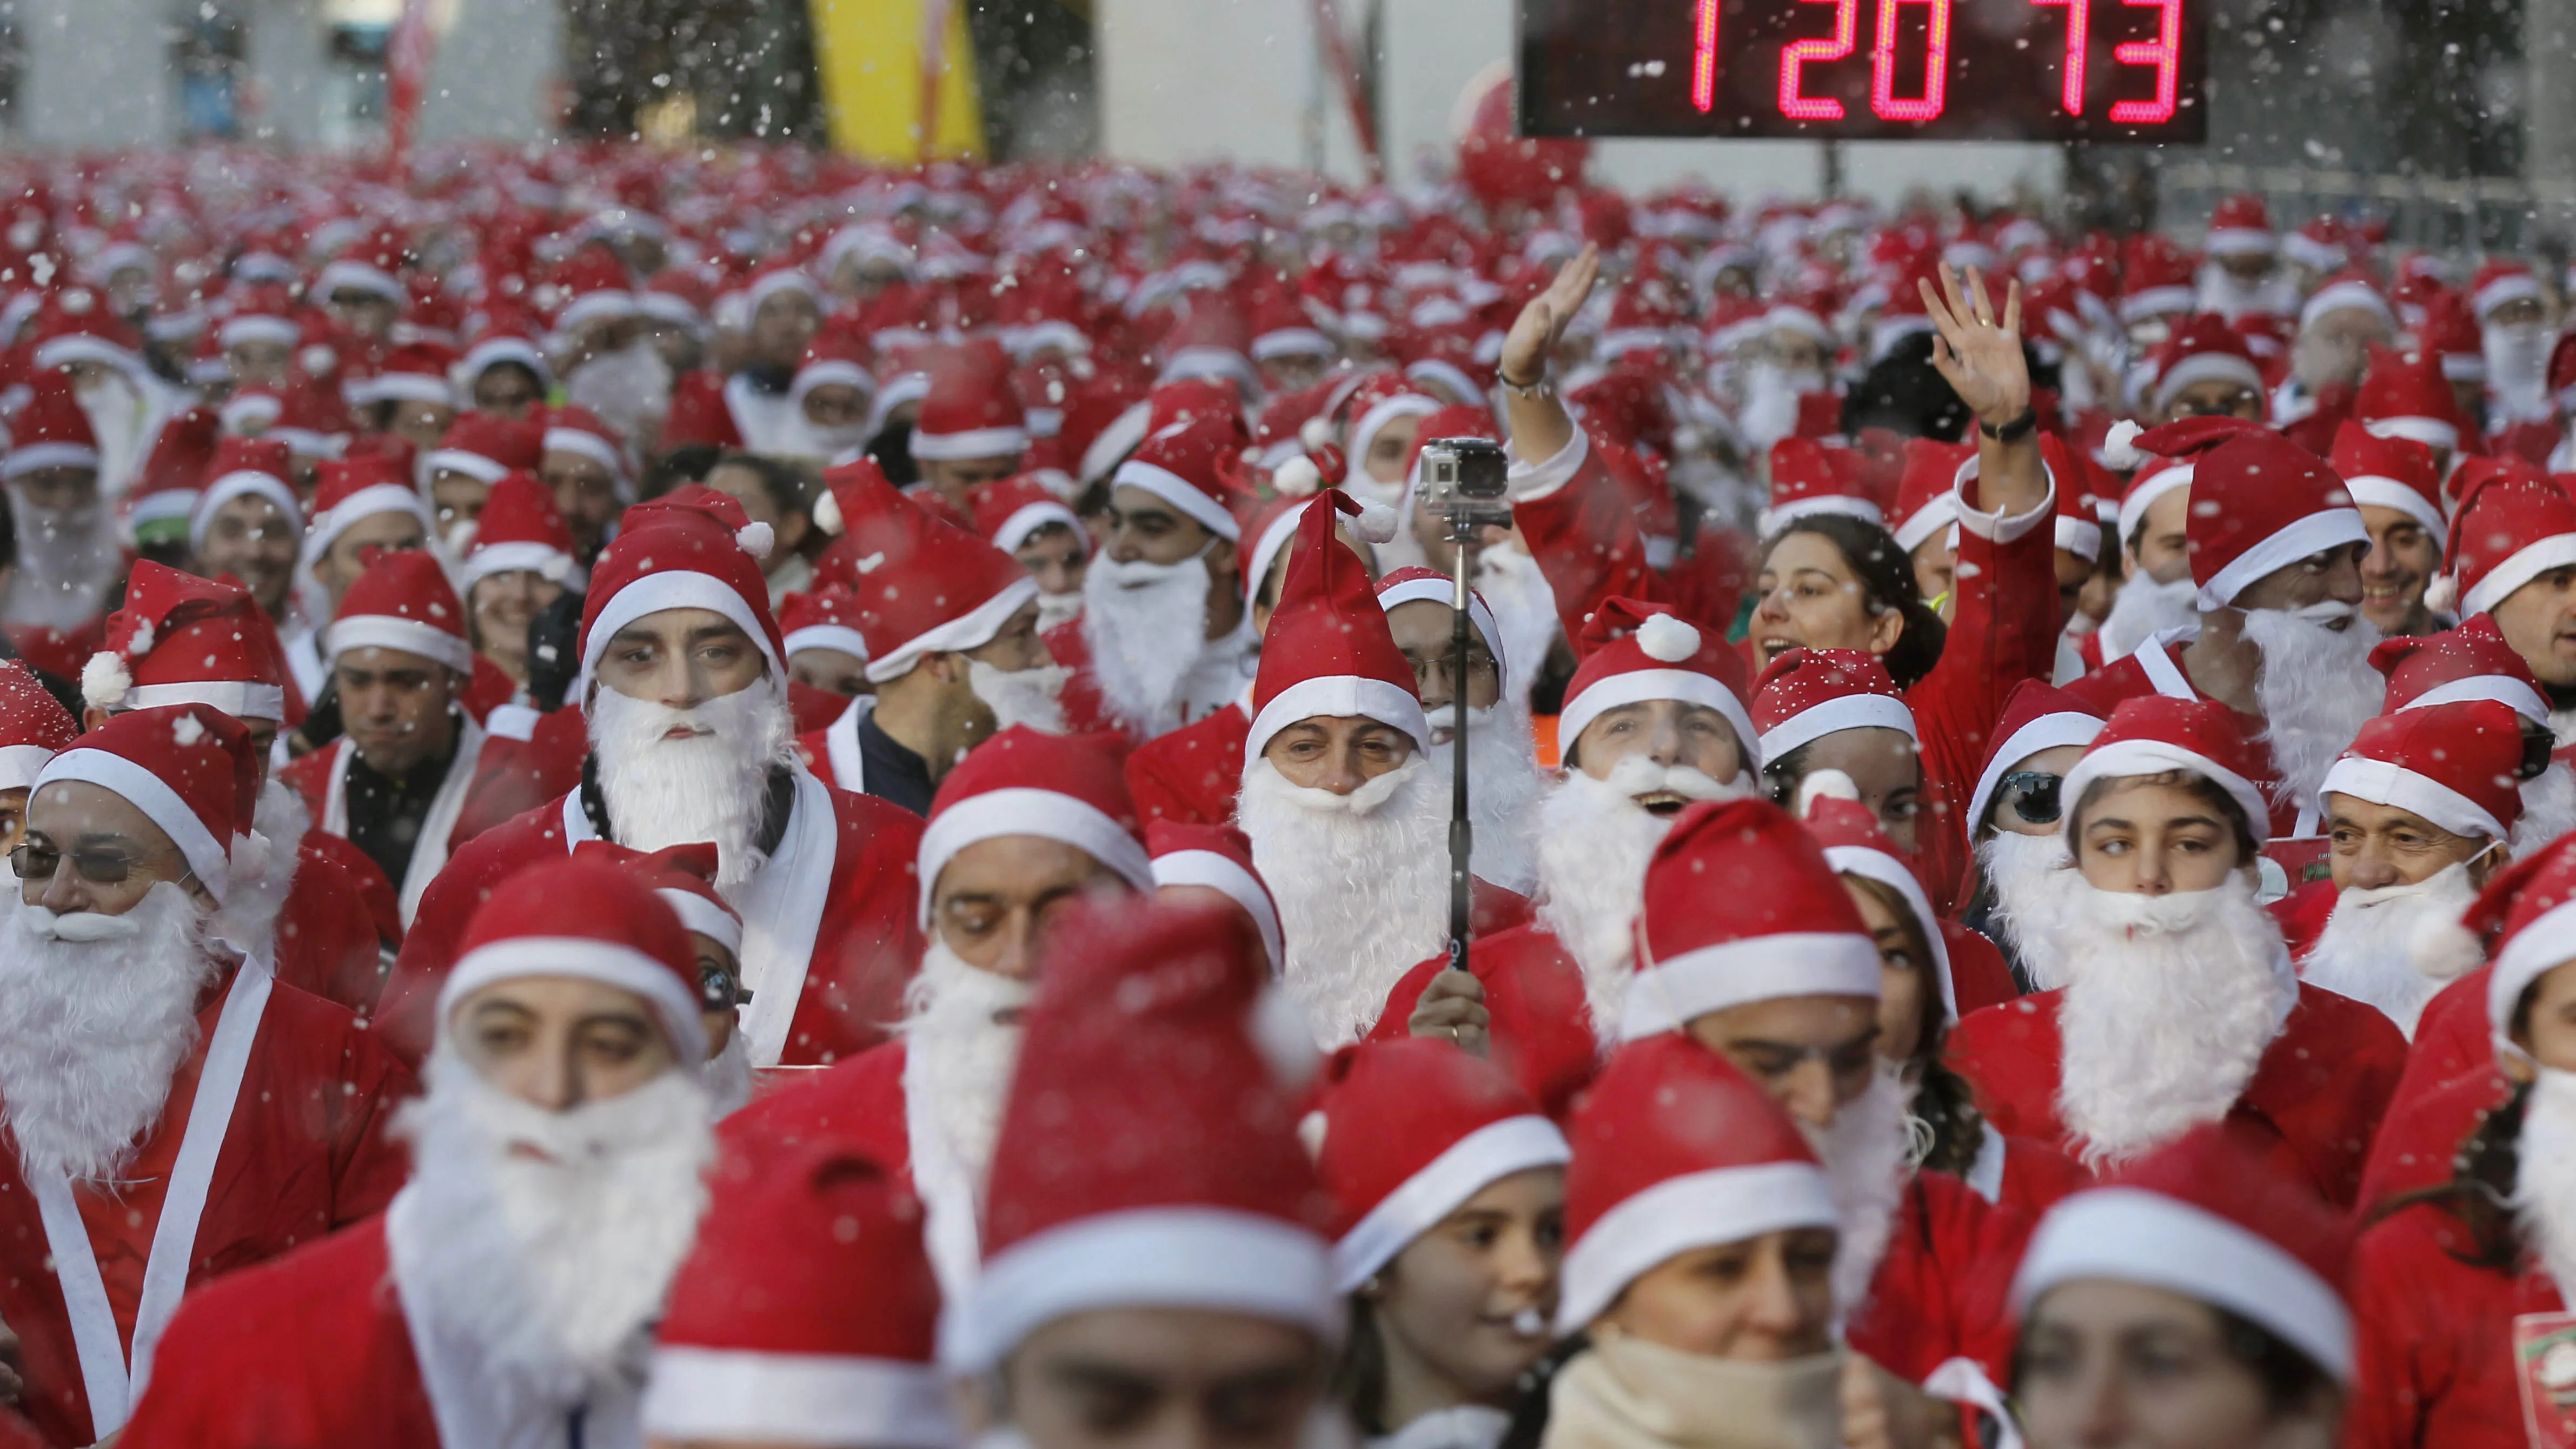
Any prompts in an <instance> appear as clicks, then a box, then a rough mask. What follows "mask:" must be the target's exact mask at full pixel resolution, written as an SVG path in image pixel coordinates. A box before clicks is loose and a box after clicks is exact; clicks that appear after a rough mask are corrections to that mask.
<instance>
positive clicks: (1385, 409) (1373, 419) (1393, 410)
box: [1342, 392, 1440, 478]
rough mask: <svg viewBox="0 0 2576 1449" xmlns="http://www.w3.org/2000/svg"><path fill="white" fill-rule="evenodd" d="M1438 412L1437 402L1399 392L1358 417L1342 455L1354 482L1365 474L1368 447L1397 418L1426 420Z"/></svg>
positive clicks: (1421, 395)
mask: <svg viewBox="0 0 2576 1449" xmlns="http://www.w3.org/2000/svg"><path fill="white" fill-rule="evenodd" d="M1438 411H1440V402H1439V400H1438V399H1436V398H1432V397H1428V396H1425V395H1424V394H1422V393H1418V392H1400V393H1397V394H1396V395H1395V396H1393V397H1391V398H1387V399H1385V400H1384V401H1382V402H1380V403H1378V404H1377V405H1376V406H1375V407H1372V408H1370V409H1369V410H1368V411H1367V412H1364V413H1362V414H1360V416H1359V421H1357V422H1355V423H1353V424H1351V441H1350V446H1349V447H1347V448H1345V449H1344V450H1343V453H1342V456H1344V457H1345V458H1348V459H1349V460H1350V468H1351V476H1352V477H1354V478H1356V477H1360V476H1362V475H1363V474H1365V473H1366V471H1367V467H1368V451H1369V446H1370V445H1371V444H1372V443H1375V442H1376V441H1377V435H1378V434H1379V433H1381V432H1384V431H1385V430H1386V425H1387V424H1389V423H1391V422H1394V421H1395V420H1396V419H1397V418H1427V417H1429V416H1431V415H1432V414H1433V413H1436V412H1438Z"/></svg>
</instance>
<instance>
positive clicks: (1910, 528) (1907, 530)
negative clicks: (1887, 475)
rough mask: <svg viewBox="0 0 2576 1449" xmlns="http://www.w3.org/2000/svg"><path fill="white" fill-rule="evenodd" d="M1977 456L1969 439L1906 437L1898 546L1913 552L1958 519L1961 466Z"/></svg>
mask: <svg viewBox="0 0 2576 1449" xmlns="http://www.w3.org/2000/svg"><path fill="white" fill-rule="evenodd" d="M1774 456H1775V458H1776V456H1777V452H1776V450H1775V452H1774ZM1975 456H1977V450H1976V448H1975V447H1973V446H1972V445H1970V444H1967V443H1944V442H1942V441H1940V440H1939V439H1937V438H1908V439H1906V440H1905V471H1904V472H1903V474H1901V475H1900V476H1899V477H1898V478H1897V482H1896V528H1895V529H1894V532H1895V534H1896V544H1897V547H1899V548H1902V549H1904V550H1905V551H1906V552H1907V553H1912V552H1913V551H1914V550H1916V549H1918V548H1921V547H1922V546H1923V545H1924V543H1925V542H1926V541H1927V540H1929V539H1930V538H1931V537H1932V536H1933V535H1935V534H1938V533H1944V532H1947V531H1948V530H1949V528H1950V526H1951V525H1952V524H1955V523H1957V522H1958V521H1959V469H1960V467H1961V466H1963V465H1964V464H1965V463H1966V462H1967V461H1968V460H1969V459H1970V458H1973V457H1975ZM1774 486H1775V487H1776V486H1777V483H1776V478H1775V482H1774Z"/></svg>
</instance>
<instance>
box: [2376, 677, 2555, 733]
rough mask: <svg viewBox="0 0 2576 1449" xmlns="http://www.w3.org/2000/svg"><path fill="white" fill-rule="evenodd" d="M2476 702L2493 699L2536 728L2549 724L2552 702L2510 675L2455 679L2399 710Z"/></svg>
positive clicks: (2418, 696) (2427, 692) (2415, 698)
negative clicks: (2550, 704) (2475, 700)
mask: <svg viewBox="0 0 2576 1449" xmlns="http://www.w3.org/2000/svg"><path fill="white" fill-rule="evenodd" d="M2473 699H2491V700H2493V701H2495V702H2496V703H2498V704H2501V705H2504V706H2506V707H2507V708H2509V709H2511V710H2512V711H2513V712H2514V713H2515V714H2518V715H2521V716H2522V717H2523V718H2524V719H2527V720H2529V721H2531V722H2532V723H2533V724H2536V725H2541V726H2544V727H2545V726H2547V725H2548V723H2549V701H2548V700H2546V699H2543V698H2541V696H2540V691H2539V690H2536V689H2534V688H2532V687H2531V686H2530V685H2528V684H2525V683H2524V682H2523V681H2521V680H2519V679H2516V678H2514V677H2513V676H2512V675H2510V674H2472V675H2470V676H2469V677H2468V678H2466V679H2454V680H2452V681H2451V682H2450V683H2448V684H2441V685H2435V686H2434V687H2433V688H2431V689H2428V690H2426V691H2424V692H2423V693H2422V694H2419V695H2417V696H2415V697H2414V698H2413V699H2410V700H2408V701H2407V702H2406V703H2405V704H2403V705H2401V706H2399V709H2400V710H2401V712H2402V711H2404V710H2409V709H2430V708H2432V707H2433V706H2434V705H2437V704H2459V703H2461V702H2462V701H2464V700H2473Z"/></svg>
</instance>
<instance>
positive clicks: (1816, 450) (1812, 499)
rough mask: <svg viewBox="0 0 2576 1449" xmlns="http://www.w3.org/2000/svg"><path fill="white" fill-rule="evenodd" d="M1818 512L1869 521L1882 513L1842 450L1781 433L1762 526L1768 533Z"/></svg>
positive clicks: (1774, 449)
mask: <svg viewBox="0 0 2576 1449" xmlns="http://www.w3.org/2000/svg"><path fill="white" fill-rule="evenodd" d="M1818 513H1838V514H1841V515H1843V516H1844V517H1847V518H1859V519H1865V520H1867V521H1868V522H1871V523H1879V522H1882V521H1883V520H1884V518H1885V516H1886V515H1885V514H1884V513H1883V512H1882V510H1881V509H1880V508H1879V506H1878V501H1877V500H1876V499H1874V498H1871V497H1870V496H1869V494H1868V490H1867V486H1866V485H1865V484H1864V483H1863V481H1862V479H1861V477H1860V473H1859V470H1858V469H1856V468H1854V467H1853V466H1851V462H1850V461H1849V454H1848V453H1846V452H1845V450H1843V449H1840V448H1836V447H1834V446H1832V445H1831V444H1828V443H1822V442H1818V441H1817V440H1816V439H1814V438H1805V437H1800V438H1782V439H1781V440H1780V441H1779V442H1777V443H1774V444H1772V445H1771V505H1770V506H1769V507H1767V508H1765V509H1763V510H1762V517H1761V520H1760V526H1761V531H1762V533H1763V535H1764V536H1765V537H1768V536H1769V535H1771V534H1773V533H1776V532H1778V531H1779V530H1780V528H1781V527H1783V526H1784V525H1786V524H1788V523H1790V522H1791V521H1793V520H1796V519H1800V518H1805V517H1807V516H1809V515H1811V514H1818Z"/></svg>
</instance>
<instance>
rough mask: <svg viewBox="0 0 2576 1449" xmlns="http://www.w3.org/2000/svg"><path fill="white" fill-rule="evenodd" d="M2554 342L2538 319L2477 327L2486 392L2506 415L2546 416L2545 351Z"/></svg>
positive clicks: (2548, 349)
mask: <svg viewBox="0 0 2576 1449" xmlns="http://www.w3.org/2000/svg"><path fill="white" fill-rule="evenodd" d="M2557 341H2558V339H2557V337H2556V336H2555V335H2553V334H2552V333H2551V332H2550V330H2549V329H2548V328H2547V327H2545V326H2543V325H2542V324H2540V323H2538V322H2499V323H2495V324H2493V325H2490V326H2486V327H2482V328H2480V329H2478V353H2479V355H2480V356H2482V357H2484V358H2485V359H2486V364H2487V391H2488V392H2489V393H2491V394H2493V395H2494V397H2495V399H2496V402H2497V403H2498V404H2499V405H2500V407H2501V410H2502V411H2503V412H2504V413H2505V414H2506V415H2507V416H2509V417H2513V418H2545V417H2547V416H2549V352H2550V349H2551V347H2552V346H2554V345H2555V344H2556V343H2557Z"/></svg>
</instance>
